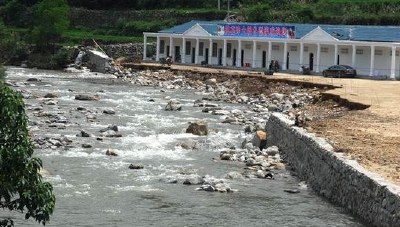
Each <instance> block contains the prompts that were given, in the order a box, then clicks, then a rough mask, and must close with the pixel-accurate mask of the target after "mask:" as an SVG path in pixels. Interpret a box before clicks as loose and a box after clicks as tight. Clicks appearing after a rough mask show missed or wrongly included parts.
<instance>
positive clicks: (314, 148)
mask: <svg viewBox="0 0 400 227" xmlns="http://www.w3.org/2000/svg"><path fill="white" fill-rule="evenodd" d="M293 123H294V122H292V121H289V120H288V119H287V118H286V116H284V115H282V114H277V113H275V114H272V115H271V117H270V118H269V121H268V122H267V125H266V131H267V132H268V140H267V141H268V146H272V145H276V146H278V147H279V148H280V150H281V154H282V157H283V158H284V160H285V161H286V162H288V163H289V165H290V166H291V167H293V169H294V170H295V172H296V173H297V174H298V176H299V178H300V179H301V180H306V181H307V183H308V185H309V186H310V187H311V188H313V189H314V190H315V191H316V192H317V193H318V194H320V195H321V196H323V197H325V198H327V199H328V200H330V201H331V202H333V203H335V204H338V205H341V206H342V207H345V208H347V209H348V210H349V211H350V212H351V213H353V214H354V215H355V216H358V217H360V218H361V219H363V220H365V221H366V222H367V223H370V224H372V225H374V226H377V227H395V226H400V187H398V186H394V185H391V184H389V183H388V182H387V181H385V180H384V179H383V178H382V177H380V176H379V175H377V174H374V173H371V172H369V171H368V170H366V169H364V168H363V167H362V166H360V165H359V164H358V163H357V162H356V161H354V160H350V159H348V158H347V157H346V156H345V155H344V154H342V153H334V152H333V147H332V146H331V145H330V144H328V143H327V142H326V140H324V139H322V138H319V137H316V136H315V135H313V134H311V133H307V132H305V130H304V129H302V128H298V127H294V126H292V125H293Z"/></svg>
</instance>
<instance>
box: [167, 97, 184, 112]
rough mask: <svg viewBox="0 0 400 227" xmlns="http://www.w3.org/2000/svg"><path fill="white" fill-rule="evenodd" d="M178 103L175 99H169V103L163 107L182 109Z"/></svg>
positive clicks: (172, 109) (174, 109)
mask: <svg viewBox="0 0 400 227" xmlns="http://www.w3.org/2000/svg"><path fill="white" fill-rule="evenodd" d="M179 104H180V103H179V102H178V101H177V100H175V99H172V100H171V101H169V103H168V104H167V106H166V107H165V110H166V111H177V110H182V106H181V105H179Z"/></svg>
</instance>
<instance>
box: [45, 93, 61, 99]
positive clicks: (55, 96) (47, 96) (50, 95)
mask: <svg viewBox="0 0 400 227" xmlns="http://www.w3.org/2000/svg"><path fill="white" fill-rule="evenodd" d="M44 97H45V98H58V95H57V94H56V93H47V94H46V95H45V96H44Z"/></svg>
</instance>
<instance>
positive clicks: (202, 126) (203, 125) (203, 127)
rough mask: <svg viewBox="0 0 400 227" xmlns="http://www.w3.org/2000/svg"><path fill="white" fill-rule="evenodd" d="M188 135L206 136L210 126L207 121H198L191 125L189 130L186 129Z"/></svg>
mask: <svg viewBox="0 0 400 227" xmlns="http://www.w3.org/2000/svg"><path fill="white" fill-rule="evenodd" d="M186 133H192V134H194V135H198V136H206V135H208V125H207V122H205V121H197V122H194V123H191V124H190V125H189V128H187V129H186Z"/></svg>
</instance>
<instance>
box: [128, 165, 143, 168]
mask: <svg viewBox="0 0 400 227" xmlns="http://www.w3.org/2000/svg"><path fill="white" fill-rule="evenodd" d="M143 168H144V166H143V165H142V164H130V165H129V169H143Z"/></svg>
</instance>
